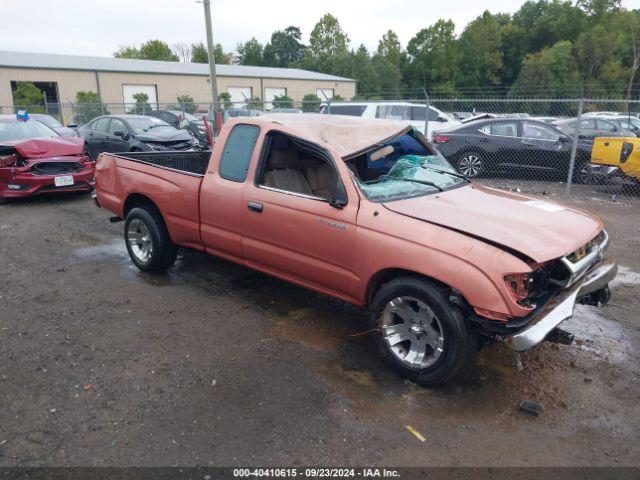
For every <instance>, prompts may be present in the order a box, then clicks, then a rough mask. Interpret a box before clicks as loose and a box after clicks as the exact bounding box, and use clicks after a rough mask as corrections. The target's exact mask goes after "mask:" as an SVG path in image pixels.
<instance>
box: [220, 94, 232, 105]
mask: <svg viewBox="0 0 640 480" xmlns="http://www.w3.org/2000/svg"><path fill="white" fill-rule="evenodd" d="M218 99H219V100H220V106H221V108H224V109H227V108H233V102H231V94H230V93H229V92H220V93H219V94H218Z"/></svg>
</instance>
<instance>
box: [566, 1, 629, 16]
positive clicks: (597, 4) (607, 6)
mask: <svg viewBox="0 0 640 480" xmlns="http://www.w3.org/2000/svg"><path fill="white" fill-rule="evenodd" d="M577 4H578V6H579V7H580V8H582V9H583V10H584V11H585V12H586V13H587V15H589V16H591V17H602V16H604V15H607V14H608V13H612V12H617V11H619V10H620V8H621V0H578V2H577Z"/></svg>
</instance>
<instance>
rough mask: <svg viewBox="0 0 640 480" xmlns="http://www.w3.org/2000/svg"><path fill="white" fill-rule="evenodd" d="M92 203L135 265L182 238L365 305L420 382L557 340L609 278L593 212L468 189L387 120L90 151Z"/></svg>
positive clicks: (161, 265)
mask: <svg viewBox="0 0 640 480" xmlns="http://www.w3.org/2000/svg"><path fill="white" fill-rule="evenodd" d="M96 202H97V203H98V205H99V206H100V207H103V208H105V209H107V210H109V211H111V212H113V213H114V215H115V216H114V217H112V220H113V221H118V220H124V240H125V243H126V247H127V250H128V252H129V255H130V257H131V260H132V261H133V263H135V265H136V266H137V267H138V268H139V269H140V270H142V271H145V272H158V271H163V270H166V269H168V268H169V267H171V265H172V264H173V262H174V260H175V259H176V255H177V250H178V247H179V246H180V247H185V248H190V249H194V250H199V251H201V252H206V253H209V254H212V255H216V256H219V257H222V258H225V259H228V260H231V261H233V262H236V263H239V264H241V265H245V266H247V267H250V268H253V269H255V270H259V271H261V272H265V273H267V274H269V275H273V276H275V277H278V278H281V279H284V280H287V281H290V282H293V283H296V284H298V285H302V286H304V287H307V288H310V289H313V290H317V291H319V292H322V293H325V294H327V295H331V296H333V297H336V298H339V299H341V300H344V301H346V302H350V303H352V304H355V305H358V306H362V307H365V306H366V307H368V308H369V310H370V312H371V331H372V332H371V336H372V339H373V342H374V344H375V346H376V348H377V350H378V351H379V353H380V354H381V355H382V357H383V358H384V359H385V360H386V361H387V362H388V363H389V365H390V366H391V367H393V368H395V369H396V370H397V371H398V372H399V373H400V374H401V375H403V376H405V377H407V378H409V379H411V380H413V381H416V382H419V383H420V384H423V385H430V384H435V383H441V382H445V381H447V380H449V379H450V378H452V377H453V376H454V375H455V374H456V373H457V372H458V371H459V370H460V369H461V367H462V366H463V365H464V364H465V363H466V362H467V361H469V358H470V356H471V355H473V354H474V353H475V352H476V351H477V350H478V349H479V348H480V347H482V346H485V345H487V344H490V343H492V342H497V341H500V342H505V343H506V344H507V345H508V346H509V347H511V348H512V349H513V350H516V351H522V350H526V349H528V348H531V347H533V346H535V345H537V344H538V343H540V342H542V341H543V340H552V341H558V342H563V343H570V341H571V340H572V336H571V334H570V333H568V332H565V331H563V330H561V329H560V328H558V325H559V324H560V323H561V322H562V321H563V320H565V319H567V318H569V317H571V315H572V314H573V309H574V305H575V304H576V303H577V302H584V303H589V304H593V305H597V304H598V303H603V302H607V301H608V300H609V298H610V293H609V288H608V283H609V282H610V281H611V280H612V279H613V278H614V277H615V275H616V273H617V266H616V264H615V263H613V262H612V261H610V260H608V259H607V258H606V257H605V251H606V249H607V246H608V243H609V238H608V236H607V233H606V232H605V230H604V229H603V225H602V222H601V221H600V219H599V218H598V217H596V216H595V215H593V214H590V213H588V212H584V211H581V210H577V209H574V208H570V207H566V206H563V205H559V204H557V203H552V202H548V201H542V200H538V199H535V198H531V197H527V196H524V195H519V194H514V193H509V192H504V191H500V190H496V189H492V188H487V187H484V186H481V185H479V184H477V183H474V182H471V181H469V180H468V179H466V178H465V177H464V176H462V175H460V174H459V173H457V172H456V170H455V169H454V168H453V167H452V166H451V165H450V164H449V163H448V162H447V161H446V159H444V158H443V157H442V156H441V155H440V154H438V153H437V152H436V151H435V150H434V149H433V148H432V147H431V146H430V145H429V144H428V143H427V141H426V140H425V138H424V137H423V136H422V134H420V133H419V132H417V131H415V130H413V129H411V127H407V126H406V125H404V124H401V123H396V122H391V121H382V120H365V119H360V118H354V117H346V116H331V115H316V114H303V115H300V114H297V115H296V114H277V115H276V114H274V115H267V116H263V117H242V118H237V119H233V120H231V121H229V122H228V123H226V124H225V125H224V127H223V129H222V132H221V133H220V137H219V138H218V140H217V142H216V143H215V146H214V148H213V152H212V154H211V155H210V158H209V157H208V156H205V155H203V152H148V153H126V154H121V155H120V154H118V155H115V154H103V155H101V156H100V157H99V159H98V163H97V167H96Z"/></svg>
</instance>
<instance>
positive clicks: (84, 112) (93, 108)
mask: <svg viewBox="0 0 640 480" xmlns="http://www.w3.org/2000/svg"><path fill="white" fill-rule="evenodd" d="M108 113H109V112H108V111H107V110H105V109H104V105H102V99H101V98H100V95H98V94H97V93H96V92H92V91H86V92H85V91H79V92H76V105H75V115H77V116H79V117H80V116H81V120H82V121H83V122H88V121H89V120H91V119H93V118H96V117H99V116H100V115H107V114H108Z"/></svg>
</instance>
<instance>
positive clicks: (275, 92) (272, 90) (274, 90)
mask: <svg viewBox="0 0 640 480" xmlns="http://www.w3.org/2000/svg"><path fill="white" fill-rule="evenodd" d="M286 94H287V89H286V88H280V87H267V88H265V89H264V99H265V101H266V102H268V103H266V104H265V107H264V108H265V109H267V110H271V109H272V108H273V103H271V101H272V100H273V99H274V98H276V97H284V96H285V95H286Z"/></svg>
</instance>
